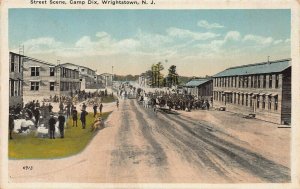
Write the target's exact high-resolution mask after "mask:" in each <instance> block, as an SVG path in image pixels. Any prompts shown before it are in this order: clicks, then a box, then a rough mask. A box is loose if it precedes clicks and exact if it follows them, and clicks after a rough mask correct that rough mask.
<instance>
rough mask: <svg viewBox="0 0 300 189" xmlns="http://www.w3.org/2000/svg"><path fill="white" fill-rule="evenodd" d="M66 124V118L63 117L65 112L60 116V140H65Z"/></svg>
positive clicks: (60, 113)
mask: <svg viewBox="0 0 300 189" xmlns="http://www.w3.org/2000/svg"><path fill="white" fill-rule="evenodd" d="M65 122H66V118H65V116H64V115H63V112H62V111H60V112H59V116H58V128H59V132H60V138H64V130H65Z"/></svg>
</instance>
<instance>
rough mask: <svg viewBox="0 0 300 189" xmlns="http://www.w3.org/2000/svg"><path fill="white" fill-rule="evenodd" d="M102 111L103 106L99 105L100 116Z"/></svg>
mask: <svg viewBox="0 0 300 189" xmlns="http://www.w3.org/2000/svg"><path fill="white" fill-rule="evenodd" d="M102 109H103V104H102V103H101V104H100V105H99V110H100V114H102Z"/></svg>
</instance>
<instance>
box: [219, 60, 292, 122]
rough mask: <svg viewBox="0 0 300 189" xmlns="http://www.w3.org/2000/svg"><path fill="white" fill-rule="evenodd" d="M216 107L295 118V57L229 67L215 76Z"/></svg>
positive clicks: (258, 115) (260, 115)
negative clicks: (293, 65) (293, 116)
mask: <svg viewBox="0 0 300 189" xmlns="http://www.w3.org/2000/svg"><path fill="white" fill-rule="evenodd" d="M213 85H214V87H213V99H214V103H213V105H214V107H224V108H225V109H226V110H227V111H231V112H236V113H243V114H254V115H255V117H256V118H258V119H262V120H265V121H269V122H274V123H278V124H289V123H290V122H291V59H284V60H277V61H270V62H263V63H257V64H250V65H244V66H237V67H232V68H228V69H226V70H224V71H222V72H220V73H218V74H216V75H214V76H213Z"/></svg>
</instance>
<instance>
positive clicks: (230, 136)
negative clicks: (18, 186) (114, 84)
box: [9, 99, 290, 183]
mask: <svg viewBox="0 0 300 189" xmlns="http://www.w3.org/2000/svg"><path fill="white" fill-rule="evenodd" d="M108 109H111V110H113V113H112V114H111V115H110V117H109V118H108V120H107V123H106V128H105V129H103V130H101V131H100V132H98V134H97V135H96V136H95V137H94V139H93V140H92V141H91V143H90V144H89V145H88V146H87V147H86V149H85V150H84V151H83V152H81V153H80V154H77V155H74V156H72V157H68V158H62V159H53V160H10V161H9V175H10V182H95V183H97V182H98V183H111V182H113V183H115V182H118V183H122V182H124V183H125V182H126V183H133V182H140V183H141V182H143V183H149V182H151V183H172V182H174V183H186V182H189V183H237V182H255V183H256V182H289V181H290V156H289V154H290V147H289V143H290V130H289V129H279V128H277V127H278V125H275V124H271V123H267V122H263V121H259V120H255V119H244V118H241V117H238V115H234V114H231V113H228V112H217V111H194V112H179V113H180V114H179V115H176V114H165V113H160V112H158V113H157V114H155V113H154V112H153V110H152V109H150V108H149V109H145V108H144V107H143V106H142V105H140V104H139V103H138V102H137V101H136V100H133V99H127V100H121V101H120V107H119V109H117V108H116V107H115V106H114V105H111V106H110V108H108ZM279 149H280V150H279ZM26 165H27V166H33V170H32V171H28V170H27V171H26V170H23V169H22V167H23V166H26Z"/></svg>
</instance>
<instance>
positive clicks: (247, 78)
mask: <svg viewBox="0 0 300 189" xmlns="http://www.w3.org/2000/svg"><path fill="white" fill-rule="evenodd" d="M245 84H246V88H248V84H249V76H246V77H245Z"/></svg>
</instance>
